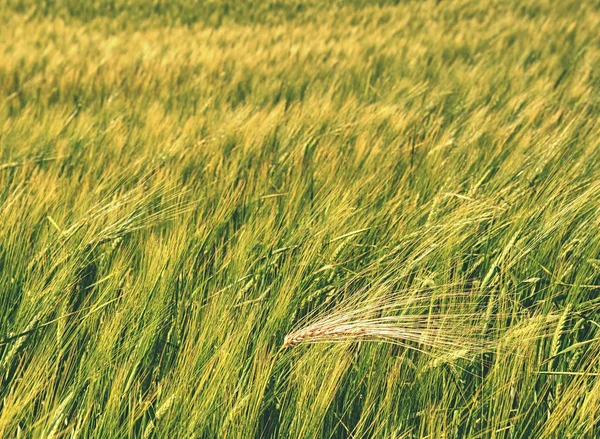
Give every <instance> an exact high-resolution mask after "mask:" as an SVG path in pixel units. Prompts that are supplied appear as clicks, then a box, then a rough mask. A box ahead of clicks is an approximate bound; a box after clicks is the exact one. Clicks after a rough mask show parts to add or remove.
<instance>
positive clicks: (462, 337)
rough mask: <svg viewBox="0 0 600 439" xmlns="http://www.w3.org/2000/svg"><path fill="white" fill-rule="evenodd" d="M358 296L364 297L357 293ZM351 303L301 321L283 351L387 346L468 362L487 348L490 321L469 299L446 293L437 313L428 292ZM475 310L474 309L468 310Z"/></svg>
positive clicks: (437, 297) (287, 339)
mask: <svg viewBox="0 0 600 439" xmlns="http://www.w3.org/2000/svg"><path fill="white" fill-rule="evenodd" d="M361 294H364V293H361ZM363 298H364V300H356V297H354V298H352V299H351V301H348V302H346V303H344V304H340V307H339V308H338V309H337V310H335V311H333V312H331V313H329V314H325V315H323V314H322V315H317V316H315V317H314V320H313V321H312V322H305V324H304V325H303V326H301V327H299V328H296V329H295V330H293V331H292V332H290V333H289V334H287V336H286V337H285V339H284V342H283V347H284V348H288V347H293V346H296V345H298V344H300V343H319V342H327V343H334V342H344V341H378V342H385V343H392V344H397V345H401V346H404V347H406V348H409V349H413V350H416V351H419V352H426V353H435V354H437V355H445V356H448V355H455V356H456V355H458V357H468V356H470V355H472V354H474V353H478V352H482V351H485V350H488V349H490V348H492V347H493V344H494V343H493V341H492V340H490V337H489V335H490V334H492V333H493V331H491V330H484V327H485V326H484V320H489V318H490V316H489V315H486V314H485V313H484V312H481V311H477V309H476V304H474V303H473V302H472V301H471V299H470V297H469V294H463V293H458V294H457V293H449V294H446V295H444V296H443V298H444V299H447V300H448V303H446V304H445V305H444V306H442V307H441V308H439V309H438V308H437V307H436V306H434V303H435V302H436V301H437V299H439V298H440V296H439V295H436V294H435V293H434V292H431V291H430V292H428V293H423V292H416V293H415V292H414V291H413V292H411V293H408V292H405V294H398V293H391V294H390V293H388V294H384V295H379V297H378V298H377V299H375V300H373V299H370V298H368V296H367V295H364V296H363ZM473 308H475V310H474V309H473Z"/></svg>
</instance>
